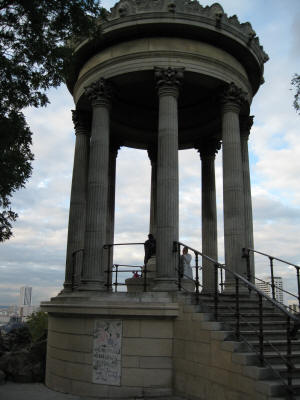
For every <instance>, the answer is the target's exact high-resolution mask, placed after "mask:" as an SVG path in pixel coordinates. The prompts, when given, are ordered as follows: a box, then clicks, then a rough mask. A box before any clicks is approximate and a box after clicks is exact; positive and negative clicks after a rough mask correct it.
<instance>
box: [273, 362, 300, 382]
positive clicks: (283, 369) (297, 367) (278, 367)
mask: <svg viewBox="0 0 300 400" xmlns="http://www.w3.org/2000/svg"><path fill="white" fill-rule="evenodd" d="M272 368H273V369H274V370H275V371H277V372H278V373H279V374H280V375H281V376H282V377H283V378H287V376H288V368H287V366H286V365H284V364H273V365H272ZM292 377H293V379H295V378H296V379H297V380H299V379H300V363H295V364H294V368H293V370H292Z"/></svg>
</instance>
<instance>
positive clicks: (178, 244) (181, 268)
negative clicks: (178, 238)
mask: <svg viewBox="0 0 300 400" xmlns="http://www.w3.org/2000/svg"><path fill="white" fill-rule="evenodd" d="M174 244H177V245H176V247H174V249H175V251H177V253H178V290H179V291H181V277H182V276H183V265H182V263H181V258H180V243H176V242H174Z"/></svg>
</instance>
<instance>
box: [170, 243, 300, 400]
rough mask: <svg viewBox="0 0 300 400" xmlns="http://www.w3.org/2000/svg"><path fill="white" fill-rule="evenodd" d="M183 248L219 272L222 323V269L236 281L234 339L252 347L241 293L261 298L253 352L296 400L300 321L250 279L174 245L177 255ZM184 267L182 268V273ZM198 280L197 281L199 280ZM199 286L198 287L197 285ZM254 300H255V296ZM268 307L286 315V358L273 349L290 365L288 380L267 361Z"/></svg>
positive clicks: (216, 303)
mask: <svg viewBox="0 0 300 400" xmlns="http://www.w3.org/2000/svg"><path fill="white" fill-rule="evenodd" d="M181 246H184V247H187V248H188V249H189V250H190V251H192V252H194V254H197V256H198V257H199V256H201V257H202V258H204V259H207V260H209V261H210V262H211V263H212V264H213V266H214V269H215V282H214V286H215V288H214V289H215V290H214V316H215V319H216V320H219V310H218V307H219V302H220V301H219V297H220V296H221V295H222V294H223V293H222V292H220V291H219V290H218V285H219V283H218V269H222V270H224V272H226V276H227V277H228V275H229V276H231V277H232V281H233V282H234V288H233V287H232V286H231V292H230V294H233V295H234V298H235V310H234V311H235V312H234V315H233V316H234V318H235V330H234V335H235V338H236V339H237V340H243V341H244V342H245V343H247V344H248V345H249V344H250V343H249V341H248V340H247V339H246V338H245V337H243V335H242V332H241V319H242V313H241V311H240V298H241V291H240V289H241V288H242V287H243V286H244V287H246V288H247V289H248V291H249V294H250V293H255V294H256V296H257V298H258V331H257V330H256V329H253V332H254V333H255V334H256V335H257V337H258V344H259V350H258V351H257V350H256V349H255V348H254V347H253V346H251V344H250V348H252V350H254V351H255V353H256V354H257V355H258V356H259V360H260V364H261V365H262V366H264V365H268V367H269V368H270V369H272V371H273V372H274V374H275V375H276V376H278V378H279V379H280V380H281V382H282V383H283V385H284V386H285V387H286V390H287V392H288V395H289V398H291V399H293V398H294V397H293V396H294V389H293V382H292V380H293V371H294V369H295V365H294V364H293V362H292V339H295V337H296V334H297V332H298V330H299V328H300V318H298V317H297V316H295V315H294V314H292V313H291V312H289V311H288V310H287V309H286V308H285V307H284V306H283V305H281V304H280V303H279V302H277V301H276V300H275V299H273V298H271V297H270V296H268V295H267V294H266V293H264V292H263V291H262V290H260V289H258V288H257V287H256V286H255V285H254V284H253V283H252V282H250V280H248V279H246V278H245V277H244V276H242V275H240V274H238V273H237V272H235V271H232V270H230V269H229V268H228V266H226V265H225V264H221V263H219V262H218V261H217V260H214V259H212V258H211V257H208V256H206V255H205V254H203V253H202V252H201V251H199V250H196V249H194V248H192V247H190V246H188V245H186V244H184V243H182V242H174V251H178V254H180V248H181ZM179 268H180V267H178V269H179ZM248 272H249V270H248V269H247V273H246V275H247V277H248V276H249V273H248ZM180 278H181V277H180V275H178V289H179V290H180V288H181V282H180ZM196 279H197V277H196ZM195 284H196V283H195ZM233 289H234V290H233ZM195 295H196V299H197V302H198V303H199V297H200V296H199V291H198V292H197V291H195ZM252 298H254V297H253V296H252ZM264 303H265V304H266V303H269V304H271V305H272V307H273V308H274V309H275V310H277V311H278V312H280V313H282V314H283V317H284V319H285V320H286V354H285V355H284V354H282V352H281V351H280V350H279V349H277V348H276V346H274V345H273V344H272V343H271V342H269V341H268V342H269V344H270V346H271V347H272V349H273V350H274V351H275V352H276V353H277V354H278V355H279V356H280V359H281V360H282V361H283V363H284V364H285V365H286V368H287V380H285V379H284V378H283V377H282V376H281V374H280V373H278V371H276V370H275V369H274V368H273V367H272V365H271V364H270V363H269V362H268V360H267V358H266V357H265V350H264V344H265V343H266V339H265V332H264V324H263V314H264ZM246 322H247V325H248V326H251V322H249V321H246Z"/></svg>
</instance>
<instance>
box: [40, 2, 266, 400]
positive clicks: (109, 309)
mask: <svg viewBox="0 0 300 400" xmlns="http://www.w3.org/2000/svg"><path fill="white" fill-rule="evenodd" d="M99 24H100V25H101V34H99V37H96V38H93V39H86V40H82V41H81V42H80V43H77V44H76V45H75V46H74V55H73V61H72V64H71V66H70V67H69V70H68V73H67V86H68V89H69V91H70V92H71V94H72V96H73V98H74V102H75V104H76V110H75V111H73V121H74V125H75V133H76V145H75V157H74V168H73V179H72V190H71V202H70V215H69V229H68V244H67V261H66V275H65V282H64V289H63V291H62V292H61V293H60V294H59V295H58V296H57V297H56V298H54V299H51V301H50V302H47V303H44V304H43V309H44V310H45V311H47V312H48V313H49V340H48V356H47V357H48V358H47V385H48V386H49V387H51V388H53V389H56V390H60V391H65V392H69V393H74V394H82V395H91V396H97V397H101V398H110V397H119V398H122V397H124V398H125V397H126V398H128V397H130V398H131V397H132V398H135V397H141V396H144V397H147V396H150V397H153V396H159V395H171V394H172V393H174V388H176V387H177V386H176V375H175V374H174V369H173V363H172V362H173V361H172V360H173V356H174V354H173V352H172V351H173V350H172V340H173V335H174V329H175V328H174V324H173V322H174V320H175V319H176V318H177V317H178V315H179V314H178V313H179V311H178V309H179V308H180V307H179V306H178V302H177V300H176V291H177V288H178V287H177V283H176V280H177V272H176V268H177V266H178V252H175V251H174V242H175V243H176V242H178V241H179V237H178V231H179V230H178V219H179V200H178V197H179V190H178V187H179V182H178V151H179V150H180V149H191V148H195V149H196V150H197V151H199V153H200V158H201V167H202V185H201V187H202V252H203V253H204V254H205V255H207V256H208V257H210V258H212V259H214V260H217V259H218V252H217V213H216V190H215V169H214V168H215V167H214V160H215V155H216V153H217V151H218V150H220V149H221V148H222V155H223V157H222V158H223V202H224V243H225V262H226V266H227V268H229V269H231V270H232V271H235V272H238V273H240V274H246V260H245V258H243V257H242V249H243V248H245V247H246V248H253V227H252V205H251V189H250V174H249V159H248V136H249V133H250V128H251V125H252V122H253V117H251V116H250V105H251V102H252V99H253V96H254V95H255V93H256V92H257V90H258V89H259V86H260V85H261V83H262V82H263V66H264V63H265V62H266V61H267V60H268V56H267V55H266V53H265V52H264V50H263V48H262V47H261V46H260V44H259V40H258V38H257V36H256V34H255V32H254V30H253V29H252V27H251V25H250V23H248V22H247V23H240V22H239V20H238V18H237V17H236V16H235V15H234V16H232V17H228V16H227V15H226V13H225V12H224V10H223V8H222V7H221V5H219V4H217V3H216V4H213V5H212V6H207V7H203V6H201V5H200V4H199V3H198V2H197V1H195V0H193V1H190V0H121V1H119V2H118V3H117V4H116V5H115V6H114V7H113V8H112V9H111V11H110V12H107V13H106V16H105V18H102V19H101V20H99ZM121 146H128V147H133V148H137V149H144V150H147V151H148V155H149V158H150V162H151V167H152V175H151V205H150V207H151V210H150V232H151V233H152V234H153V235H154V236H155V238H156V267H155V274H156V277H154V278H153V277H152V278H153V281H152V283H151V292H148V293H145V294H143V293H139V294H136V296H135V295H134V294H132V293H130V294H129V293H128V295H127V294H124V293H123V294H117V293H116V294H113V293H111V292H106V290H107V288H108V287H109V286H110V284H111V276H110V275H111V274H109V273H108V271H109V268H110V266H111V264H112V249H113V246H112V244H113V242H114V241H113V239H114V213H115V174H116V157H117V152H118V149H119V148H120V147H121ZM133 162H134V161H133ZM107 245H108V246H107ZM107 247H108V248H109V251H108V250H107ZM250 269H251V272H252V276H253V275H254V263H253V260H251V263H250ZM248 277H249V275H248ZM214 279H215V276H214V268H213V265H212V264H211V262H209V261H208V260H207V259H205V260H203V282H202V284H203V293H205V294H211V293H212V292H213V291H214V288H215V281H214ZM232 288H233V282H232V281H231V279H230V275H227V276H226V282H225V292H226V291H227V292H228V293H231V292H232ZM118 296H119V297H118ZM174 299H175V300H174ZM107 318H109V319H107ZM107 332H108V333H109V335H108V339H107V340H108V341H107V342H105V340H106V339H105V337H106V336H105V335H106V334H107ZM101 338H102V339H101ZM112 338H113V340H112ZM101 340H102V342H101ZM110 341H112V343H110ZM100 342H101V343H102V345H103V346H104V347H105V346H106V347H105V348H106V349H108V348H110V347H109V346H111V352H110V353H105V351H104V352H103V351H102V350H103V348H102V350H101V349H100V347H101V346H102V345H100V344H99V343H100ZM104 342H105V343H106V344H103V343H104ZM121 342H122V343H123V345H122V346H121ZM99 346H100V347H99ZM151 346H152V347H151ZM99 349H100V350H99ZM101 351H102V352H101ZM151 357H152V358H151ZM101 368H102V369H101ZM104 371H107V372H105V373H104Z"/></svg>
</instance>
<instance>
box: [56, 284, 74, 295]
mask: <svg viewBox="0 0 300 400" xmlns="http://www.w3.org/2000/svg"><path fill="white" fill-rule="evenodd" d="M72 291H73V290H72V284H71V283H64V287H63V289H62V291H61V292H60V293H59V294H62V293H72Z"/></svg>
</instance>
